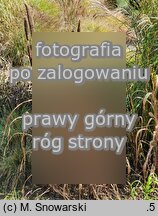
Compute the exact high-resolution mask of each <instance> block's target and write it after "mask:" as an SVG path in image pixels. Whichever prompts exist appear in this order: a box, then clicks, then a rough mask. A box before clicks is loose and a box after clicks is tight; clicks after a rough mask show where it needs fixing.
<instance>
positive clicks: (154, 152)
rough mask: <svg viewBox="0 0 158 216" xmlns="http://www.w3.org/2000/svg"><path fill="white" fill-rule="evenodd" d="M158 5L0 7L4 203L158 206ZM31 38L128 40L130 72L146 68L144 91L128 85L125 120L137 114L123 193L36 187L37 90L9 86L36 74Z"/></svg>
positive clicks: (105, 188) (60, 2)
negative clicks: (60, 35)
mask: <svg viewBox="0 0 158 216" xmlns="http://www.w3.org/2000/svg"><path fill="white" fill-rule="evenodd" d="M157 8H158V1H157V0H150V1H149V0H140V1H139V0H137V1H134V0H133V1H132V0H129V1H126V0H100V1H99V0H26V1H25V4H24V1H23V0H7V1H6V0H0V198H3V199H155V200H157V199H158V10H157ZM32 31H47V32H50V31H57V32H67V31H81V32H109V31H113V32H124V33H126V37H127V43H126V46H127V50H126V62H127V66H128V67H131V66H132V65H139V66H140V67H149V68H150V71H151V79H150V81H149V82H147V83H139V82H130V83H127V88H126V95H127V97H126V109H127V112H129V113H132V112H135V113H138V115H139V118H138V121H137V123H136V125H135V128H134V130H133V131H132V132H131V133H130V134H128V143H127V157H126V167H127V183H126V185H105V184H104V185H83V184H79V185H67V184H64V185H45V186H43V185H32V183H31V178H32V175H31V152H32V149H31V138H32V135H31V130H30V131H28V133H24V132H23V131H22V130H21V116H22V114H23V113H24V112H31V109H32V85H31V83H30V82H28V83H22V82H19V83H18V84H17V85H15V86H12V85H10V84H9V81H8V78H7V77H8V73H9V68H10V67H12V66H14V67H19V66H31V47H32V46H31V42H32V41H31V35H32Z"/></svg>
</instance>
